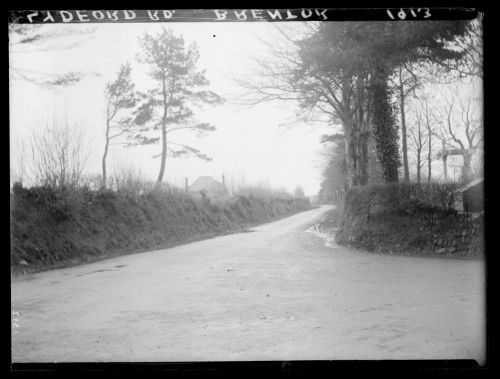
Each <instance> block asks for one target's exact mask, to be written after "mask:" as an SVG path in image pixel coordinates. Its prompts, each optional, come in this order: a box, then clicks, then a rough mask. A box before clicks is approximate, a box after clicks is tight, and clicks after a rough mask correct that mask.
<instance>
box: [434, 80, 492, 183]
mask: <svg viewBox="0 0 500 379" xmlns="http://www.w3.org/2000/svg"><path fill="white" fill-rule="evenodd" d="M441 96H442V97H443V98H444V101H443V102H444V105H443V106H442V107H441V110H440V112H439V116H440V118H441V121H442V122H441V128H440V130H439V135H440V136H441V138H442V140H443V150H442V151H441V152H440V156H444V155H446V156H449V155H461V156H462V157H463V165H462V174H461V176H462V181H463V182H464V183H467V182H469V181H470V179H471V174H472V168H471V162H472V157H473V155H474V154H475V153H476V152H478V151H479V150H481V147H482V143H483V121H482V115H481V110H480V109H479V107H478V103H477V98H476V97H475V96H474V93H468V94H467V95H460V91H459V88H458V87H457V86H456V85H455V86H448V88H447V90H446V91H444V92H443V93H442V94H441Z"/></svg>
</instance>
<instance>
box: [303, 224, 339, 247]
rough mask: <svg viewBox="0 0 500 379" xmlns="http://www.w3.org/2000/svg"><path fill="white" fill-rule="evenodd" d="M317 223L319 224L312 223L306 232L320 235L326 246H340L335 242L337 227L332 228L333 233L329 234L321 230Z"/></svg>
mask: <svg viewBox="0 0 500 379" xmlns="http://www.w3.org/2000/svg"><path fill="white" fill-rule="evenodd" d="M319 225H320V224H314V225H313V226H311V227H310V228H309V229H307V230H306V232H308V233H313V234H315V235H317V236H318V237H321V238H322V239H323V240H325V246H326V247H332V248H335V247H340V246H339V245H337V244H336V243H335V233H336V232H337V230H338V228H335V229H332V231H333V233H334V234H333V235H329V234H326V233H323V232H322V231H321V229H320V227H319Z"/></svg>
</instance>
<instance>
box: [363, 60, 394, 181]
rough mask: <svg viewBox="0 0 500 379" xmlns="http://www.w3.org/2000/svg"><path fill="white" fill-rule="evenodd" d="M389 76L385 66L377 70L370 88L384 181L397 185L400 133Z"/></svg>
mask: <svg viewBox="0 0 500 379" xmlns="http://www.w3.org/2000/svg"><path fill="white" fill-rule="evenodd" d="M388 76H389V73H388V72H387V70H386V69H385V68H384V67H383V66H381V65H378V66H377V67H376V68H375V71H374V73H373V76H372V80H371V86H370V89H371V96H372V99H373V103H372V117H371V119H372V122H373V126H374V135H375V143H376V147H377V156H378V158H379V162H380V164H381V165H382V174H383V177H384V180H385V182H386V183H397V182H398V181H399V178H398V168H399V164H400V161H399V148H398V131H397V124H396V122H395V120H394V112H393V107H392V104H391V100H390V90H389V86H388V85H387V80H388Z"/></svg>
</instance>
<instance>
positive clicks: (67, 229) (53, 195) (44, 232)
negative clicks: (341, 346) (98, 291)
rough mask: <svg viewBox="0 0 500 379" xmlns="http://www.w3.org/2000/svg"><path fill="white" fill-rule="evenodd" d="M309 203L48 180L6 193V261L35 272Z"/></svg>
mask: <svg viewBox="0 0 500 379" xmlns="http://www.w3.org/2000/svg"><path fill="white" fill-rule="evenodd" d="M309 208H310V203H309V200H308V199H306V198H294V197H292V196H291V195H287V194H284V193H272V192H270V193H267V194H263V193H253V192H252V191H249V192H247V193H244V194H240V195H236V196H231V197H227V198H223V199H210V198H209V197H206V196H205V197H194V196H190V195H187V194H185V193H182V192H180V191H173V190H170V191H168V190H165V189H158V190H150V191H147V192H144V193H141V194H137V193H132V192H126V191H114V190H91V189H89V188H86V187H81V188H57V189H54V188H52V187H48V186H45V187H44V186H42V187H32V188H23V187H22V186H21V185H19V184H16V185H14V186H13V190H12V193H11V252H12V254H11V267H12V270H13V272H14V273H23V272H33V271H39V270H43V269H47V268H54V267H61V266H66V265H71V264H78V263H82V262H89V261H93V260H97V259H101V258H106V257H110V256H114V255H119V254H124V253H127V252H133V251H140V250H145V249H152V248H161V247H166V246H172V245H175V244H179V243H183V242H187V241H192V240H194V239H200V238H208V237H213V236H215V235H220V234H224V233H228V232H234V231H238V230H242V228H245V227H248V226H250V225H256V224H259V223H264V222H268V221H273V220H276V219H279V218H281V217H285V216H289V215H291V214H294V213H297V212H300V211H304V210H307V209H309Z"/></svg>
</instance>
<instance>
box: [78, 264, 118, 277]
mask: <svg viewBox="0 0 500 379" xmlns="http://www.w3.org/2000/svg"><path fill="white" fill-rule="evenodd" d="M126 266H127V265H117V266H115V267H114V269H112V268H111V269H110V268H104V269H100V270H94V271H91V272H85V273H83V274H78V275H76V276H84V275H89V274H94V273H96V272H105V271H119V270H117V269H120V268H122V267H126Z"/></svg>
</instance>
